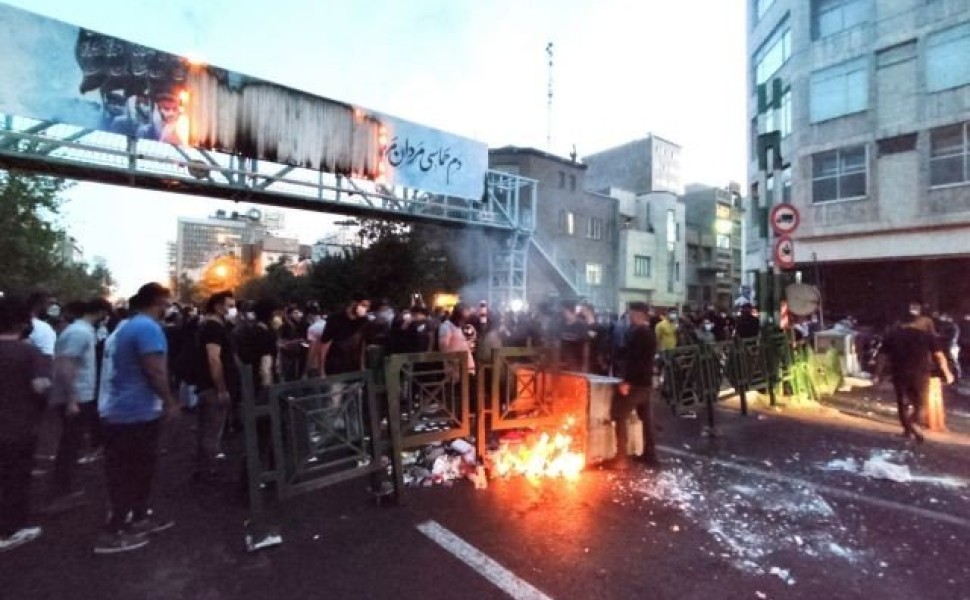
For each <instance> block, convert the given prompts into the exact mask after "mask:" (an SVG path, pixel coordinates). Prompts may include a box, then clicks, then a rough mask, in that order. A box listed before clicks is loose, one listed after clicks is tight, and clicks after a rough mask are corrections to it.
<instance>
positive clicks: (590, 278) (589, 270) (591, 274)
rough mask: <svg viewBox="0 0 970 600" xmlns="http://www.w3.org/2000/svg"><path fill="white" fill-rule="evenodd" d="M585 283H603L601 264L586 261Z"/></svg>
mask: <svg viewBox="0 0 970 600" xmlns="http://www.w3.org/2000/svg"><path fill="white" fill-rule="evenodd" d="M586 283H587V284H588V285H603V265H601V264H599V263H586Z"/></svg>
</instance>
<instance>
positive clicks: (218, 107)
mask: <svg viewBox="0 0 970 600" xmlns="http://www.w3.org/2000/svg"><path fill="white" fill-rule="evenodd" d="M0 57H2V59H0V60H2V61H3V67H4V85H2V86H0V113H3V114H6V115H11V116H17V117H24V118H28V119H36V120H40V121H47V122H54V123H63V124H66V125H73V126H77V127H80V128H83V129H87V130H90V131H105V132H109V133H113V134H117V135H123V136H126V137H128V138H134V139H141V140H150V141H153V142H161V143H165V144H173V145H179V146H191V147H193V148H199V149H204V150H213V151H217V152H223V153H226V154H233V155H237V156H243V157H247V158H254V159H259V160H264V161H268V162H274V163H280V164H285V165H290V166H295V167H303V168H307V169H313V170H318V171H324V172H327V173H333V174H337V175H341V176H347V177H350V178H353V179H369V180H372V181H375V182H377V183H380V184H382V185H384V186H389V187H394V186H400V187H408V188H411V189H415V190H420V191H424V192H430V193H433V194H441V195H445V196H454V197H460V198H470V199H480V198H481V197H482V193H483V189H484V179H485V171H486V170H487V168H488V150H487V147H486V146H485V144H482V143H481V142H477V141H474V140H470V139H468V138H463V137H461V136H456V135H453V134H449V133H446V132H443V131H438V130H436V129H433V128H430V127H425V126H422V125H418V124H415V123H411V122H409V121H406V120H403V119H398V118H395V117H391V116H390V115H386V114H383V113H379V112H376V111H371V110H367V109H364V108H361V107H358V106H354V105H352V104H348V103H345V102H338V101H336V100H331V99H329V98H324V97H321V96H316V95H313V94H308V93H306V92H303V91H300V90H296V89H293V88H288V87H286V86H282V85H279V84H276V83H272V82H269V81H265V80H262V79H259V78H256V77H250V76H248V75H243V74H241V73H237V72H235V71H231V70H228V69H223V68H220V67H216V66H213V65H207V64H203V63H201V62H199V61H192V60H190V59H188V58H186V57H184V56H179V55H177V54H172V53H169V52H164V51H162V50H158V49H155V48H150V47H147V46H144V45H141V44H138V43H136V42H133V41H129V40H125V39H122V38H119V37H115V36H110V35H105V34H103V33H100V32H97V31H93V30H91V29H86V28H80V27H76V26H74V25H70V24H68V23H63V22H61V21H56V20H54V19H50V18H47V17H44V16H41V15H37V14H34V13H31V12H29V11H25V10H20V9H17V8H13V7H11V6H7V5H5V4H2V3H0Z"/></svg>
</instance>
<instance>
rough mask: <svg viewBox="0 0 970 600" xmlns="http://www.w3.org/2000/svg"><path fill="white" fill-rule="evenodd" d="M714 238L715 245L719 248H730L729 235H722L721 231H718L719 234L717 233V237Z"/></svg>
mask: <svg viewBox="0 0 970 600" xmlns="http://www.w3.org/2000/svg"><path fill="white" fill-rule="evenodd" d="M715 239H716V241H717V242H716V245H717V247H718V248H720V249H722V250H730V249H731V236H729V235H724V234H723V233H719V234H717V237H716V238H715Z"/></svg>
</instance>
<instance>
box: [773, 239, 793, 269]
mask: <svg viewBox="0 0 970 600" xmlns="http://www.w3.org/2000/svg"><path fill="white" fill-rule="evenodd" d="M774 256H775V264H776V265H778V267H779V268H780V269H791V268H792V267H794V266H795V242H793V241H792V239H791V238H790V237H788V236H787V235H783V236H781V237H780V238H778V241H777V242H775V252H774Z"/></svg>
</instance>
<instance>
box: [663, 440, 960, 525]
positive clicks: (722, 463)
mask: <svg viewBox="0 0 970 600" xmlns="http://www.w3.org/2000/svg"><path fill="white" fill-rule="evenodd" d="M657 449H658V450H660V451H661V452H665V453H667V454H673V455H674V456H680V457H681V458H696V459H698V460H703V461H705V462H709V463H711V464H713V465H717V466H719V467H724V468H725V469H733V470H735V471H740V472H741V473H747V474H749V475H757V476H759V477H764V478H766V479H774V480H775V481H780V482H783V483H788V484H792V485H801V486H804V487H807V488H809V489H812V490H814V491H816V492H818V493H820V494H828V495H830V496H836V497H838V498H842V499H845V500H854V501H856V502H861V503H863V504H870V505H872V506H878V507H880V508H886V509H889V510H897V511H900V512H905V513H909V514H911V515H914V516H917V517H922V518H924V519H931V520H933V521H938V522H941V523H946V524H948V525H957V526H958V527H966V528H968V529H970V519H965V518H963V517H958V516H956V515H951V514H949V513H943V512H939V511H936V510H929V509H927V508H920V507H918V506H912V505H909V504H901V503H899V502H893V501H892V500H884V499H882V498H875V497H873V496H866V495H864V494H859V493H857V492H850V491H849V490H843V489H840V488H837V487H832V486H829V485H825V484H824V483H815V482H813V481H809V480H807V479H801V478H798V477H791V476H789V475H781V474H779V473H772V472H771V471H765V470H763V469H759V468H756V467H749V466H747V465H741V464H738V463H734V462H731V461H728V460H723V459H720V458H712V457H710V456H704V455H702V454H696V453H694V452H687V451H685V450H680V449H679V448H671V447H670V446H663V445H657Z"/></svg>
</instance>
